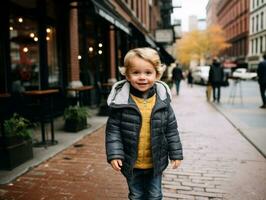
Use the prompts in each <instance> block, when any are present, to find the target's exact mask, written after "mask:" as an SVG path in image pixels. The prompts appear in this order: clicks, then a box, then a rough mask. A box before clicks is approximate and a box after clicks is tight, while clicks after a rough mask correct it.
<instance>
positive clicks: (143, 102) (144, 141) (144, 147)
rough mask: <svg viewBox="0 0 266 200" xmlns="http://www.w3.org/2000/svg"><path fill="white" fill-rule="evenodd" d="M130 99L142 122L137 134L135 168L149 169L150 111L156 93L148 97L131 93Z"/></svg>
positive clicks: (150, 157)
mask: <svg viewBox="0 0 266 200" xmlns="http://www.w3.org/2000/svg"><path fill="white" fill-rule="evenodd" d="M131 97H132V99H133V100H134V101H135V103H136V104H137V106H138V108H139V110H140V113H141V117H142V124H141V129H140V134H139V143H138V157H137V161H136V163H135V168H138V169H149V168H152V167H153V164H152V153H151V123H150V122H151V112H152V109H153V107H154V105H155V101H156V95H153V96H152V97H150V98H148V99H143V98H139V97H136V96H133V95H131Z"/></svg>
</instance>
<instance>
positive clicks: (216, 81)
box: [209, 58, 224, 103]
mask: <svg viewBox="0 0 266 200" xmlns="http://www.w3.org/2000/svg"><path fill="white" fill-rule="evenodd" d="M223 79H224V71H223V68H222V67H221V64H220V63H219V62H218V59H217V58H214V59H213V63H212V66H211V68H210V71H209V84H211V86H212V94H213V102H215V101H216V102H217V103H220V97H221V85H222V82H223Z"/></svg>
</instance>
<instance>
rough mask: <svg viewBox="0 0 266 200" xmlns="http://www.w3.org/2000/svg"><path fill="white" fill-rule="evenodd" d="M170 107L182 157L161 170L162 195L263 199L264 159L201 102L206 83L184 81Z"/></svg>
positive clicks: (265, 189) (170, 199) (265, 190)
mask: <svg viewBox="0 0 266 200" xmlns="http://www.w3.org/2000/svg"><path fill="white" fill-rule="evenodd" d="M173 107H174V110H175V112H176V116H177V121H178V124H179V130H180V132H181V140H182V143H183V147H184V161H183V162H182V165H181V167H180V168H179V169H178V170H172V169H170V168H168V169H167V171H166V172H165V173H164V179H163V187H164V196H165V198H164V199H165V200H173V199H195V200H200V199H202V200H205V199H206V200H207V199H230V200H231V199H232V200H255V199H256V200H263V199H264V200H265V199H266V162H265V159H264V158H263V156H262V155H261V154H259V152H258V151H257V150H256V149H255V148H254V147H253V146H252V145H251V144H250V143H249V142H248V141H247V140H246V139H245V138H244V137H243V136H242V135H241V134H240V133H239V132H238V131H237V130H236V129H235V128H234V127H233V126H232V125H231V124H230V123H229V122H228V121H227V120H226V119H225V118H224V117H223V115H221V114H220V113H219V112H217V110H216V109H215V108H214V107H213V106H212V104H210V103H207V102H206V99H205V88H203V87H199V86H194V87H193V88H188V87H187V86H186V85H185V84H184V83H183V85H181V94H180V96H178V97H176V96H174V99H173Z"/></svg>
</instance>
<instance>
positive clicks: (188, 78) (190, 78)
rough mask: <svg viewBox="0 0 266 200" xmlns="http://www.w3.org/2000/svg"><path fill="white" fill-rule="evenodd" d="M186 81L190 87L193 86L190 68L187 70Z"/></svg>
mask: <svg viewBox="0 0 266 200" xmlns="http://www.w3.org/2000/svg"><path fill="white" fill-rule="evenodd" d="M187 83H188V84H189V85H190V87H193V76H192V69H189V71H188V75H187Z"/></svg>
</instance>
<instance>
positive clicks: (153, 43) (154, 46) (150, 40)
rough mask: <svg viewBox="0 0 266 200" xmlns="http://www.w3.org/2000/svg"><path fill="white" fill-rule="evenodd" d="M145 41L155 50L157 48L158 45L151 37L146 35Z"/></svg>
mask: <svg viewBox="0 0 266 200" xmlns="http://www.w3.org/2000/svg"><path fill="white" fill-rule="evenodd" d="M145 40H146V42H147V43H148V44H149V45H151V47H153V48H156V47H157V45H156V43H155V42H154V41H153V39H152V38H151V37H150V36H148V35H145Z"/></svg>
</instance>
